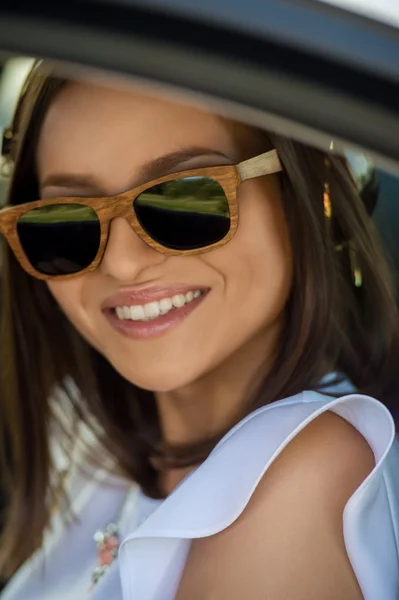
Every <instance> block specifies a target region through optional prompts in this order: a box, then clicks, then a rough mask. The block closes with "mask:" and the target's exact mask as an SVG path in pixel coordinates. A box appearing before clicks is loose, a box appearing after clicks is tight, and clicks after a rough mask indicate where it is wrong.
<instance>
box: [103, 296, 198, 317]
mask: <svg viewBox="0 0 399 600" xmlns="http://www.w3.org/2000/svg"><path fill="white" fill-rule="evenodd" d="M204 293H205V292H204V290H201V289H195V290H191V291H189V292H187V293H185V294H176V295H174V296H170V297H165V298H161V299H160V300H159V301H158V300H154V301H152V302H147V303H146V304H136V305H133V306H115V307H114V308H113V309H112V311H113V313H114V314H115V316H116V317H117V318H118V319H119V321H136V322H142V323H143V322H147V321H153V320H155V319H158V318H159V317H162V316H165V315H167V314H169V313H171V312H174V311H176V310H177V309H179V308H182V307H183V306H186V305H187V304H190V303H191V302H193V300H198V299H199V298H200V297H201V296H203V295H204Z"/></svg>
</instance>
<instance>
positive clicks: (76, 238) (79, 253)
mask: <svg viewBox="0 0 399 600" xmlns="http://www.w3.org/2000/svg"><path fill="white" fill-rule="evenodd" d="M281 170H282V166H281V163H280V160H279V157H278V154H277V151H276V150H271V151H269V152H266V153H264V154H261V155H259V156H255V157H254V158H250V159H249V160H245V161H243V162H241V163H239V164H236V165H223V166H216V167H202V168H198V169H189V170H185V171H180V172H178V173H174V174H171V175H165V176H164V177H160V178H158V179H154V180H152V181H149V182H147V183H145V184H143V185H140V186H138V187H135V188H133V189H131V190H129V191H127V192H123V193H122V194H117V195H115V196H106V197H96V198H84V197H83V198H80V197H66V198H49V199H46V200H38V201H36V202H28V203H26V204H21V205H17V206H11V207H7V208H4V209H3V210H1V211H0V232H1V233H2V234H3V235H4V236H5V238H6V239H7V242H8V244H9V245H10V247H11V249H12V251H13V252H14V254H15V256H16V258H17V259H18V261H19V263H20V264H21V266H22V267H23V268H24V269H25V271H27V272H28V273H29V274H30V275H33V276H34V277H36V278H38V279H44V280H47V279H55V278H57V279H59V278H68V277H69V278H70V277H73V276H76V275H80V274H81V273H84V272H86V271H92V270H94V269H95V268H96V267H97V266H98V265H99V264H100V262H101V259H102V257H103V255H104V251H105V248H106V245H107V240H108V235H109V229H110V223H111V221H112V219H114V218H115V217H123V218H124V219H126V220H127V221H128V223H129V224H130V225H131V227H132V229H133V230H134V231H135V233H136V234H137V235H138V236H139V237H140V238H141V239H142V240H143V241H144V242H145V243H146V244H148V245H149V246H151V248H154V249H155V250H157V251H158V252H161V253H163V254H171V255H189V254H200V253H202V252H207V251H208V250H212V249H215V248H217V247H219V246H222V245H224V244H226V243H227V242H229V241H230V240H231V239H232V237H233V236H234V234H235V232H236V231H237V227H238V211H237V188H238V186H239V185H240V183H241V182H243V181H245V180H247V179H252V178H254V177H260V176H263V175H270V174H272V173H277V172H278V171H281Z"/></svg>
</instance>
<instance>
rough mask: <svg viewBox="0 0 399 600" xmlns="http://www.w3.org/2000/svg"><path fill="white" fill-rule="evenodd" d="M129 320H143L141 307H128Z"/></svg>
mask: <svg viewBox="0 0 399 600" xmlns="http://www.w3.org/2000/svg"><path fill="white" fill-rule="evenodd" d="M130 318H131V319H132V320H133V321H141V320H143V319H145V313H144V307H143V306H131V307H130Z"/></svg>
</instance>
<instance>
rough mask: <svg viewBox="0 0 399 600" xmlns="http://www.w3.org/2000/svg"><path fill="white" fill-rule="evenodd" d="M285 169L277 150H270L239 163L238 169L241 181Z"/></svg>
mask: <svg viewBox="0 0 399 600" xmlns="http://www.w3.org/2000/svg"><path fill="white" fill-rule="evenodd" d="M282 170H283V166H282V164H281V162H280V159H279V156H278V153H277V150H270V151H269V152H265V153H264V154H260V155H259V156H255V157H254V158H249V159H248V160H244V161H243V162H241V163H239V164H238V165H237V171H238V174H239V176H240V180H241V181H245V180H246V179H252V178H253V177H260V176H261V175H271V174H272V173H278V172H279V171H282Z"/></svg>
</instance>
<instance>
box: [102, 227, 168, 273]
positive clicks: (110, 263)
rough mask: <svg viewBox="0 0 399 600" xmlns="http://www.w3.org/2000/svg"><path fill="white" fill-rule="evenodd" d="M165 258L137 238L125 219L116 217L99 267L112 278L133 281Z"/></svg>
mask: <svg viewBox="0 0 399 600" xmlns="http://www.w3.org/2000/svg"><path fill="white" fill-rule="evenodd" d="M165 259H166V256H164V255H163V254H161V253H160V252H157V251H156V250H154V249H153V248H151V247H150V246H148V245H147V244H146V243H144V242H143V240H142V239H140V238H139V236H138V235H137V234H136V233H135V232H134V231H133V229H132V228H131V226H130V225H129V223H128V222H127V221H126V219H123V218H122V217H116V218H115V219H113V220H112V222H111V225H110V232H109V237H108V241H107V247H106V249H105V252H104V256H103V259H102V261H101V264H100V267H99V268H100V269H101V271H102V273H104V274H105V275H108V276H110V277H113V278H114V279H118V280H119V281H121V282H125V283H133V282H134V281H135V280H137V279H138V278H139V277H140V274H141V273H142V272H143V271H145V270H147V269H148V268H151V267H155V266H157V265H160V264H162V262H164V261H165Z"/></svg>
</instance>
